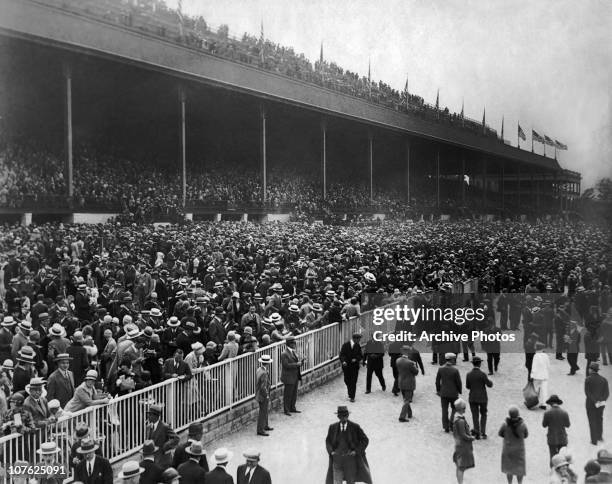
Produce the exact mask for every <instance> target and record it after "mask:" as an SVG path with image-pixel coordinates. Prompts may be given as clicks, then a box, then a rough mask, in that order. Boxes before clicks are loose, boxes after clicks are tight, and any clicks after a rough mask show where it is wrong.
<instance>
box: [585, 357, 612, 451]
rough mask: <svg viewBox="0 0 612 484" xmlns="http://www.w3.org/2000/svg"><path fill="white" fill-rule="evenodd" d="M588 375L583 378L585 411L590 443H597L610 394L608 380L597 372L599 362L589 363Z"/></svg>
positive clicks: (601, 431)
mask: <svg viewBox="0 0 612 484" xmlns="http://www.w3.org/2000/svg"><path fill="white" fill-rule="evenodd" d="M590 370H591V371H590V373H589V376H587V377H586V379H585V380H584V393H585V394H586V413H587V418H588V419H589V429H590V431H591V444H593V445H597V444H598V443H599V442H600V441H602V440H603V413H604V409H605V405H606V400H608V397H609V396H610V389H609V387H608V380H606V379H605V378H604V377H603V376H601V375H600V374H599V363H597V362H593V363H591V365H590Z"/></svg>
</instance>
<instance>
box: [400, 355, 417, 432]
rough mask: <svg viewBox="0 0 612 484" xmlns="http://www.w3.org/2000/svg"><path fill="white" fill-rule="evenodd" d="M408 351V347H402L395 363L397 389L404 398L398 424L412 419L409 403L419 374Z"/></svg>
mask: <svg viewBox="0 0 612 484" xmlns="http://www.w3.org/2000/svg"><path fill="white" fill-rule="evenodd" d="M410 349H411V348H410V346H407V345H406V346H402V356H400V357H399V358H398V359H397V361H396V362H395V365H396V366H397V387H398V388H399V390H400V391H401V392H402V397H403V398H404V404H403V405H402V411H401V412H400V416H399V421H400V422H407V421H408V419H409V418H412V407H410V403H411V402H412V396H413V394H414V389H415V388H416V379H415V376H416V375H418V374H419V370H418V369H417V367H416V365H415V363H414V361H412V360H411V359H410V358H409V357H408V354H409V353H410Z"/></svg>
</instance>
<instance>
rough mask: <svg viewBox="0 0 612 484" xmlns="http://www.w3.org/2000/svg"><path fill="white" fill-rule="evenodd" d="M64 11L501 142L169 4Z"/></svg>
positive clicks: (436, 110) (87, 5) (405, 96)
mask: <svg viewBox="0 0 612 484" xmlns="http://www.w3.org/2000/svg"><path fill="white" fill-rule="evenodd" d="M63 6H64V7H65V8H70V9H75V10H76V11H78V12H80V13H88V14H90V15H91V14H94V15H98V16H102V17H104V18H105V19H107V20H109V21H112V22H116V23H120V24H123V25H125V26H127V27H132V28H137V29H138V30H139V31H141V32H142V31H144V32H148V33H149V34H153V35H157V36H162V37H165V38H170V39H173V40H175V41H177V42H181V43H184V44H187V45H189V46H190V47H192V48H197V49H201V50H202V51H205V52H207V53H209V54H212V55H216V56H219V57H223V58H226V59H230V60H232V61H235V62H241V63H246V64H249V65H252V66H255V67H258V68H261V69H265V70H268V71H272V72H275V73H278V74H282V75H285V76H288V77H293V78H296V79H300V80H302V81H305V82H309V83H314V84H317V85H319V86H322V87H326V88H328V89H332V90H335V91H338V92H341V93H343V94H347V95H350V96H355V97H358V98H361V99H365V100H368V101H370V102H374V103H377V104H379V105H382V106H385V107H387V108H389V109H393V110H395V111H399V112H404V113H407V114H408V115H413V116H419V117H421V118H424V119H427V120H430V121H435V122H443V123H446V124H449V125H451V126H455V127H458V128H460V129H467V130H470V131H472V132H474V133H477V134H483V133H484V134H485V135H486V136H488V137H493V138H497V132H496V131H495V130H492V129H491V128H489V127H488V126H487V127H486V128H485V129H484V130H483V125H482V123H479V122H476V121H473V120H470V119H466V118H464V116H463V113H461V114H457V113H451V112H450V111H449V109H448V108H442V107H440V106H439V105H438V103H436V105H435V106H432V105H429V104H427V103H425V101H424V100H423V98H422V97H421V96H418V95H416V94H411V93H409V92H406V91H405V90H404V91H400V90H397V89H394V88H393V87H391V86H390V85H389V84H387V83H385V82H383V81H382V80H379V81H378V82H377V81H375V80H372V79H371V77H370V75H369V74H368V77H365V76H360V75H359V74H358V73H356V72H352V71H349V70H348V69H346V70H345V69H343V68H342V67H340V66H338V65H337V64H336V63H334V62H330V61H326V60H325V59H324V58H323V52H321V56H320V58H319V59H318V60H317V61H316V62H314V63H313V62H311V61H310V60H309V59H308V58H306V56H305V55H304V54H303V53H297V52H295V51H294V49H293V48H291V47H285V46H282V45H279V44H276V43H274V42H271V41H270V40H268V39H265V36H264V35H263V30H262V33H261V36H260V37H256V36H253V35H249V34H247V33H245V34H244V35H243V36H242V37H241V38H234V37H232V36H230V35H229V27H228V26H227V25H221V26H219V27H218V28H216V29H213V28H212V27H211V26H209V25H208V24H207V23H206V20H205V19H204V18H203V17H202V16H197V17H191V16H189V15H187V14H185V13H184V12H183V13H182V15H181V17H182V25H181V22H180V21H179V16H178V14H177V10H174V9H170V8H168V6H167V5H166V3H165V2H163V1H159V0H139V1H127V0H110V1H105V2H101V3H98V2H91V1H86V2H82V1H79V2H75V1H71V2H63ZM262 28H263V26H262ZM501 142H503V140H502V141H501Z"/></svg>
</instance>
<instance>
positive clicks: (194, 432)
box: [172, 422, 209, 472]
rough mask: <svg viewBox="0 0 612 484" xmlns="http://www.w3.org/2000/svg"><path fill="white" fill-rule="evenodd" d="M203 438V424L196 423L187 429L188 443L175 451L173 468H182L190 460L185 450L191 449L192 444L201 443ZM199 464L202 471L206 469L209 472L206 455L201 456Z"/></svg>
mask: <svg viewBox="0 0 612 484" xmlns="http://www.w3.org/2000/svg"><path fill="white" fill-rule="evenodd" d="M203 436H204V427H203V426H202V423H201V422H195V423H192V424H191V425H189V428H188V429H187V441H186V442H183V443H181V444H179V445H178V446H177V447H176V449H175V450H174V456H173V458H172V467H174V468H175V469H177V468H178V466H180V465H181V464H182V463H183V462H185V461H187V459H189V456H188V455H187V452H185V450H186V449H187V448H188V447H191V444H193V443H195V442H201V441H202V437H203ZM199 463H200V467H202V469H204V470H205V471H206V472H208V471H209V469H208V460H207V459H206V454H204V455H202V456H200V460H199Z"/></svg>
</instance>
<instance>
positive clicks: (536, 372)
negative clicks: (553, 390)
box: [531, 353, 550, 380]
mask: <svg viewBox="0 0 612 484" xmlns="http://www.w3.org/2000/svg"><path fill="white" fill-rule="evenodd" d="M549 369H550V358H549V357H548V354H546V353H536V354H535V355H533V364H532V366H531V378H533V379H534V380H548V371H549Z"/></svg>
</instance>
